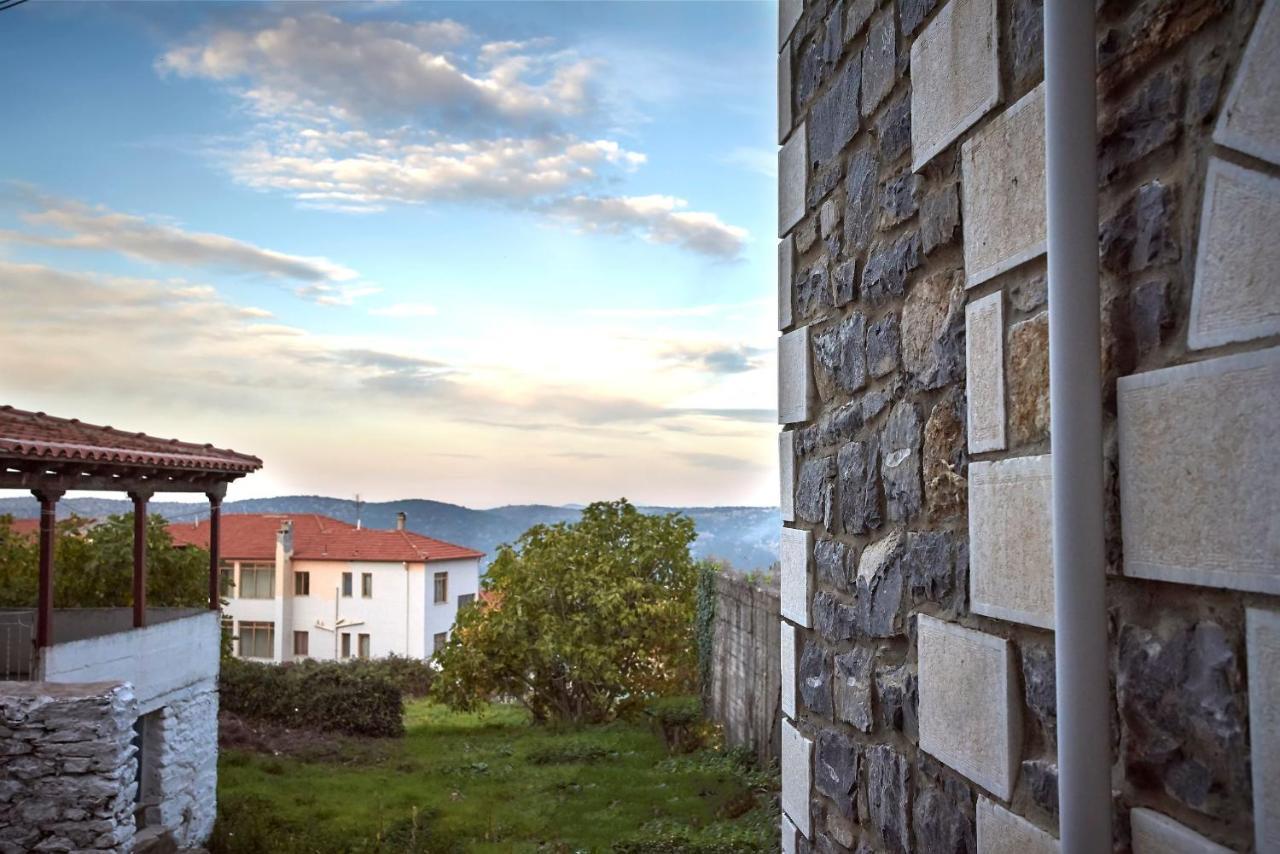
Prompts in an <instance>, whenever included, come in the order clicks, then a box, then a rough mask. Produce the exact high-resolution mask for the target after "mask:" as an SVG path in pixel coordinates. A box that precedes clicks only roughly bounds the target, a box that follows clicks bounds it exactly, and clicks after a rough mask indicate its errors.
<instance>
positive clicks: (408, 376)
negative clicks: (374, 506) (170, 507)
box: [0, 0, 776, 506]
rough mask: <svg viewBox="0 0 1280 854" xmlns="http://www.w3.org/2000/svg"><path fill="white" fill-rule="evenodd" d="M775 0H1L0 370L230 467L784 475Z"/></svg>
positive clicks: (379, 482)
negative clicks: (18, 1) (255, 458)
mask: <svg viewBox="0 0 1280 854" xmlns="http://www.w3.org/2000/svg"><path fill="white" fill-rule="evenodd" d="M775 32H776V9H775V6H774V4H772V3H634V4H633V3H591V4H573V3H553V4H543V3H516V4H499V3H465V4H455V3H368V4H356V3H344V4H301V3H288V4H268V3H258V4H243V5H241V4H223V3H220V4H202V3H128V4H113V3H95V4H79V3H61V2H59V3H53V2H41V0H33V2H29V3H26V4H24V5H23V6H20V7H17V8H15V9H13V10H10V11H8V12H4V13H0V73H3V75H4V79H5V80H6V81H9V85H8V86H7V87H6V89H5V91H4V94H3V95H2V96H0V99H3V102H4V107H3V109H4V114H5V115H6V116H7V117H8V119H9V120H8V121H7V123H6V125H7V127H6V134H5V143H4V158H3V172H2V173H0V179H3V183H0V292H3V295H4V302H5V304H6V306H7V310H6V311H5V312H3V314H2V316H0V334H2V335H3V337H4V340H5V341H6V342H7V346H6V347H5V348H4V352H3V353H0V390H2V391H3V397H4V399H5V402H9V403H12V404H14V405H16V406H19V407H23V408H31V409H44V410H46V411H49V412H53V413H56V414H63V415H67V416H75V417H80V418H81V419H83V420H86V421H96V422H99V423H111V424H113V425H116V426H120V427H127V428H128V429H140V430H145V431H147V432H149V433H156V434H162V435H176V436H180V437H182V438H187V439H193V440H199V441H212V442H214V443H215V444H220V445H224V446H231V447H235V448H237V449H242V450H247V451H251V452H254V453H257V454H259V455H260V456H262V457H263V458H264V460H265V461H266V463H267V466H266V468H265V469H264V471H263V472H262V473H260V474H258V475H256V476H254V477H252V478H249V479H248V480H246V481H243V482H242V483H241V484H239V485H238V486H237V487H236V489H235V491H234V496H233V497H247V496H252V495H267V494H278V493H283V492H320V493H326V494H333V495H347V494H351V493H355V492H360V493H361V494H362V495H364V496H366V497H367V498H370V499H374V500H377V499H389V498H396V497H408V496H421V497H431V498H436V499H440V500H448V501H456V502H460V503H466V504H471V505H474V506H491V505H496V504H504V503H516V502H533V501H540V502H543V501H545V502H553V503H559V502H576V501H588V500H592V499H596V498H605V497H614V496H617V495H627V496H628V497H631V498H633V499H634V500H638V501H645V502H655V503H725V504H746V503H755V504H763V503H773V501H774V500H776V495H775V493H776V477H775V467H776V462H775V459H774V458H775V456H776V450H775V447H774V442H773V440H772V436H773V433H774V431H775V430H776V427H774V426H772V424H773V420H774V419H773V414H772V410H773V406H774V387H775V379H774V377H775V373H776V368H775V366H774V365H775V363H774V361H773V356H772V349H773V343H774V334H775V333H774V332H773V323H772V320H773V318H774V316H775V310H774V306H773V300H774V294H775V290H774V287H773V276H774V269H775V264H776V248H775V246H776V243H775V240H774V239H773V236H772V234H773V230H774V229H773V222H774V211H775V210H776V205H775V202H774V198H775V197H774V185H775V179H774V177H773V169H774V163H775V157H774V153H775V148H774V145H773V136H774V127H775V120H774V113H773V110H774V103H773V102H774V93H775V92H776V87H775V82H774V73H775V66H776V62H775V60H774V58H773V57H774V56H776V52H775V47H776V45H775V40H776V35H775Z"/></svg>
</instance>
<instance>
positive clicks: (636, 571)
mask: <svg viewBox="0 0 1280 854" xmlns="http://www.w3.org/2000/svg"><path fill="white" fill-rule="evenodd" d="M694 537H695V534H694V526H693V520H691V519H689V518H688V517H686V516H683V515H680V514H678V513H673V514H669V515H665V516H651V515H646V514H644V513H641V512H640V511H638V510H637V509H636V508H635V507H633V506H632V505H631V504H630V503H628V502H627V501H626V499H622V500H619V501H610V502H597V503H595V504H592V505H590V506H589V507H587V508H586V509H585V510H584V511H583V512H582V518H581V519H580V520H579V521H578V522H575V523H573V524H568V523H563V522H562V523H559V524H556V525H536V526H534V527H533V528H530V529H529V530H528V531H525V532H524V534H522V535H521V536H520V538H519V540H517V541H516V543H515V544H514V545H513V546H512V545H504V546H502V547H500V548H499V550H498V555H497V557H496V558H495V560H494V561H493V563H492V564H491V565H490V567H489V570H488V573H487V575H486V577H485V581H484V594H483V595H482V597H481V598H482V602H481V603H480V604H479V605H478V606H477V607H474V608H471V609H468V610H467V611H465V612H464V613H461V614H459V615H458V622H457V624H456V627H455V629H454V632H453V635H452V637H451V638H450V640H449V643H448V644H447V645H446V646H445V647H444V648H443V649H442V650H441V651H440V652H439V653H437V655H436V662H437V663H438V664H439V666H440V668H441V671H442V672H441V675H440V677H439V678H437V680H436V681H435V683H434V684H433V686H432V692H433V695H434V696H435V697H436V699H438V700H442V701H444V702H446V703H448V704H450V705H451V706H454V707H455V708H461V709H471V708H475V707H476V706H478V705H480V704H481V703H484V702H487V701H488V700H489V699H491V698H492V697H494V696H507V697H513V698H516V699H517V700H519V701H520V702H521V703H523V704H524V705H525V706H526V707H527V708H528V709H529V711H530V712H531V713H532V715H533V717H534V720H536V721H539V722H543V721H548V720H557V721H571V722H577V723H581V722H598V721H603V720H607V719H609V718H610V717H612V716H613V715H615V714H617V713H618V712H619V711H621V710H623V709H624V708H626V707H629V706H636V705H638V704H640V703H643V702H644V701H645V700H647V699H648V698H651V697H654V696H661V695H668V694H673V693H680V692H688V691H693V690H696V684H697V679H696V673H697V654H696V650H695V643H694V637H693V617H694V608H695V605H694V589H695V586H696V583H697V568H696V565H695V564H694V561H693V559H692V558H691V557H690V556H689V544H690V543H692V542H693V540H694Z"/></svg>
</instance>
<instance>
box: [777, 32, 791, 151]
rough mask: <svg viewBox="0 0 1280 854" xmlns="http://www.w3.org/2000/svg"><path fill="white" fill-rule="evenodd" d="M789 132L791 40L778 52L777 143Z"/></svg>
mask: <svg viewBox="0 0 1280 854" xmlns="http://www.w3.org/2000/svg"><path fill="white" fill-rule="evenodd" d="M789 133H791V42H790V41H788V42H787V43H786V44H784V45H783V46H782V50H781V51H780V52H779V53H778V145H782V143H783V142H785V141H786V139H787V134H789Z"/></svg>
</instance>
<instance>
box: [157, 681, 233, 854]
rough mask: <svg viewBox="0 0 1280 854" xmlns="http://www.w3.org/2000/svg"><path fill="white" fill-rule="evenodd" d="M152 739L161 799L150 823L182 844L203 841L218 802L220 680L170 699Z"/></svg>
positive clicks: (211, 827)
mask: <svg viewBox="0 0 1280 854" xmlns="http://www.w3.org/2000/svg"><path fill="white" fill-rule="evenodd" d="M147 739H148V746H150V747H152V748H153V750H154V754H153V755H154V760H153V761H151V762H148V765H149V766H150V769H152V770H154V775H155V776H154V778H153V780H152V781H151V783H152V788H151V790H152V791H154V792H156V794H157V798H158V800H159V804H160V805H159V807H158V808H157V809H158V812H157V813H156V814H155V815H154V816H148V821H147V825H148V826H149V827H150V826H158V827H162V828H164V829H166V830H168V831H169V832H170V833H171V834H172V835H173V838H174V840H175V841H176V842H177V843H178V845H179V846H180V847H184V848H187V847H196V846H198V845H201V844H203V843H204V842H205V840H207V839H208V838H209V835H210V834H211V833H212V832H213V823H214V820H215V819H216V818H217V807H218V799H217V787H218V693H217V684H216V683H214V682H206V683H202V684H197V685H193V686H191V687H189V688H187V689H185V690H184V691H182V692H181V693H179V694H177V695H174V696H171V697H169V698H167V700H166V703H165V705H164V706H163V707H162V708H161V709H159V710H157V711H156V712H155V713H154V718H153V725H152V726H150V727H148V729H147Z"/></svg>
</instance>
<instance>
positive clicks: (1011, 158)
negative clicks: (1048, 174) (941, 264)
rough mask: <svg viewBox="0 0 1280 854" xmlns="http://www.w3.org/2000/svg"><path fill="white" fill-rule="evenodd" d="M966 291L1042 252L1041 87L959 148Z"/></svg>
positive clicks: (1042, 101)
mask: <svg viewBox="0 0 1280 854" xmlns="http://www.w3.org/2000/svg"><path fill="white" fill-rule="evenodd" d="M960 160H961V173H962V175H963V176H964V181H963V186H962V188H961V196H962V198H961V209H962V211H963V216H962V219H963V220H964V229H963V231H964V264H965V274H966V278H965V284H966V286H967V287H973V286H974V285H977V284H980V283H981V282H985V281H986V280H987V279H990V278H992V277H993V276H997V275H999V274H1000V273H1003V272H1004V271H1005V270H1011V269H1013V268H1014V267H1016V266H1018V265H1019V264H1022V263H1023V262H1026V261H1029V260H1031V259H1032V258H1035V257H1036V256H1037V255H1040V254H1042V253H1043V252H1044V251H1045V240H1046V234H1047V220H1046V213H1045V160H1044V84H1041V85H1040V86H1037V87H1036V88H1035V89H1032V90H1031V91H1030V92H1028V93H1027V94H1026V95H1024V96H1023V97H1022V99H1021V100H1019V101H1018V102H1017V103H1016V104H1014V105H1013V106H1012V107H1010V108H1009V109H1007V110H1005V111H1004V112H1003V113H1001V114H1000V115H999V116H997V117H996V118H995V119H993V120H992V121H991V122H989V123H988V124H987V126H986V127H984V128H983V129H982V130H981V131H979V132H978V133H976V134H974V135H973V136H971V137H970V138H969V139H967V140H965V142H964V144H963V145H962V146H961V148H960Z"/></svg>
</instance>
